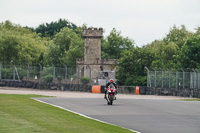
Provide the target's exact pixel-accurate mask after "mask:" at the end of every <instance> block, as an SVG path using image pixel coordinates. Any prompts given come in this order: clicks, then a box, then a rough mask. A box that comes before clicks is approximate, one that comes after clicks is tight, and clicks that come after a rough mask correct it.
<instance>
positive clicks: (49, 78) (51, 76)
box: [43, 74, 53, 83]
mask: <svg viewBox="0 0 200 133" xmlns="http://www.w3.org/2000/svg"><path fill="white" fill-rule="evenodd" d="M43 79H44V82H46V83H51V82H52V81H53V75H52V74H48V75H45V76H43Z"/></svg>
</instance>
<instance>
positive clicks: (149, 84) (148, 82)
mask: <svg viewBox="0 0 200 133" xmlns="http://www.w3.org/2000/svg"><path fill="white" fill-rule="evenodd" d="M144 68H145V69H146V70H147V87H151V80H150V75H149V69H148V68H147V67H144Z"/></svg>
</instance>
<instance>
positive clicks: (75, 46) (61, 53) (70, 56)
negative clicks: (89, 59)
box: [45, 27, 84, 67]
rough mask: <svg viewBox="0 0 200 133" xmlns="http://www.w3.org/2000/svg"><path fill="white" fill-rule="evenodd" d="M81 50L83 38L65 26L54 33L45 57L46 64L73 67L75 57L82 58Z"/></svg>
mask: <svg viewBox="0 0 200 133" xmlns="http://www.w3.org/2000/svg"><path fill="white" fill-rule="evenodd" d="M83 52H84V50H83V40H82V39H81V38H80V37H79V36H78V35H77V34H76V33H75V32H74V31H73V30H71V29H69V28H67V27H65V28H63V29H62V30H61V31H60V32H59V33H57V34H56V35H55V38H54V39H53V40H52V42H51V44H50V46H49V49H48V51H47V54H46V55H45V57H46V59H47V64H52V63H53V64H54V65H64V64H66V65H68V66H71V67H75V64H76V58H83Z"/></svg>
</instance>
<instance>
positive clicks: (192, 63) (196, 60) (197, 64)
mask: <svg viewBox="0 0 200 133" xmlns="http://www.w3.org/2000/svg"><path fill="white" fill-rule="evenodd" d="M177 58H178V59H179V61H180V63H181V65H182V66H183V67H184V68H198V69H200V36H194V37H192V38H190V39H188V40H187V41H186V43H185V44H184V45H183V47H182V48H181V51H180V54H179V56H178V57H177Z"/></svg>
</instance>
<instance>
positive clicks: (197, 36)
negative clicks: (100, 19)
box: [0, 19, 200, 85]
mask: <svg viewBox="0 0 200 133" xmlns="http://www.w3.org/2000/svg"><path fill="white" fill-rule="evenodd" d="M84 28H87V26H86V25H82V26H77V25H76V24H74V23H72V22H69V21H68V20H65V19H59V20H58V21H55V22H51V23H44V24H41V25H39V26H38V27H36V28H31V27H22V26H20V25H17V24H13V23H12V22H10V21H5V22H2V23H1V24H0V62H1V63H4V64H8V63H10V62H11V61H15V63H16V64H25V63H29V64H30V65H36V64H38V63H40V64H42V65H44V66H50V65H52V64H54V65H55V66H64V65H67V66H68V67H75V66H76V58H83V56H84V43H83V39H82V37H81V33H82V30H83V29H84ZM101 42H102V43H101V44H102V45H101V50H102V51H101V52H102V53H101V56H102V58H103V59H105V58H109V59H110V58H111V59H118V63H117V71H116V78H117V79H118V80H117V83H118V84H119V85H146V78H147V77H146V71H145V69H144V68H145V66H146V67H148V68H162V69H179V68H183V69H184V68H185V69H192V68H194V69H200V27H196V29H195V32H191V31H188V30H187V29H186V27H185V26H184V25H181V26H180V27H178V26H175V25H174V26H173V27H171V28H170V30H169V33H167V34H166V36H164V37H163V39H160V40H155V41H153V42H151V43H148V44H146V45H145V46H142V47H137V46H135V43H134V40H133V39H130V38H128V37H123V36H122V35H121V32H120V31H117V30H116V29H112V30H111V32H110V34H109V35H108V36H106V37H103V38H102V39H101Z"/></svg>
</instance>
